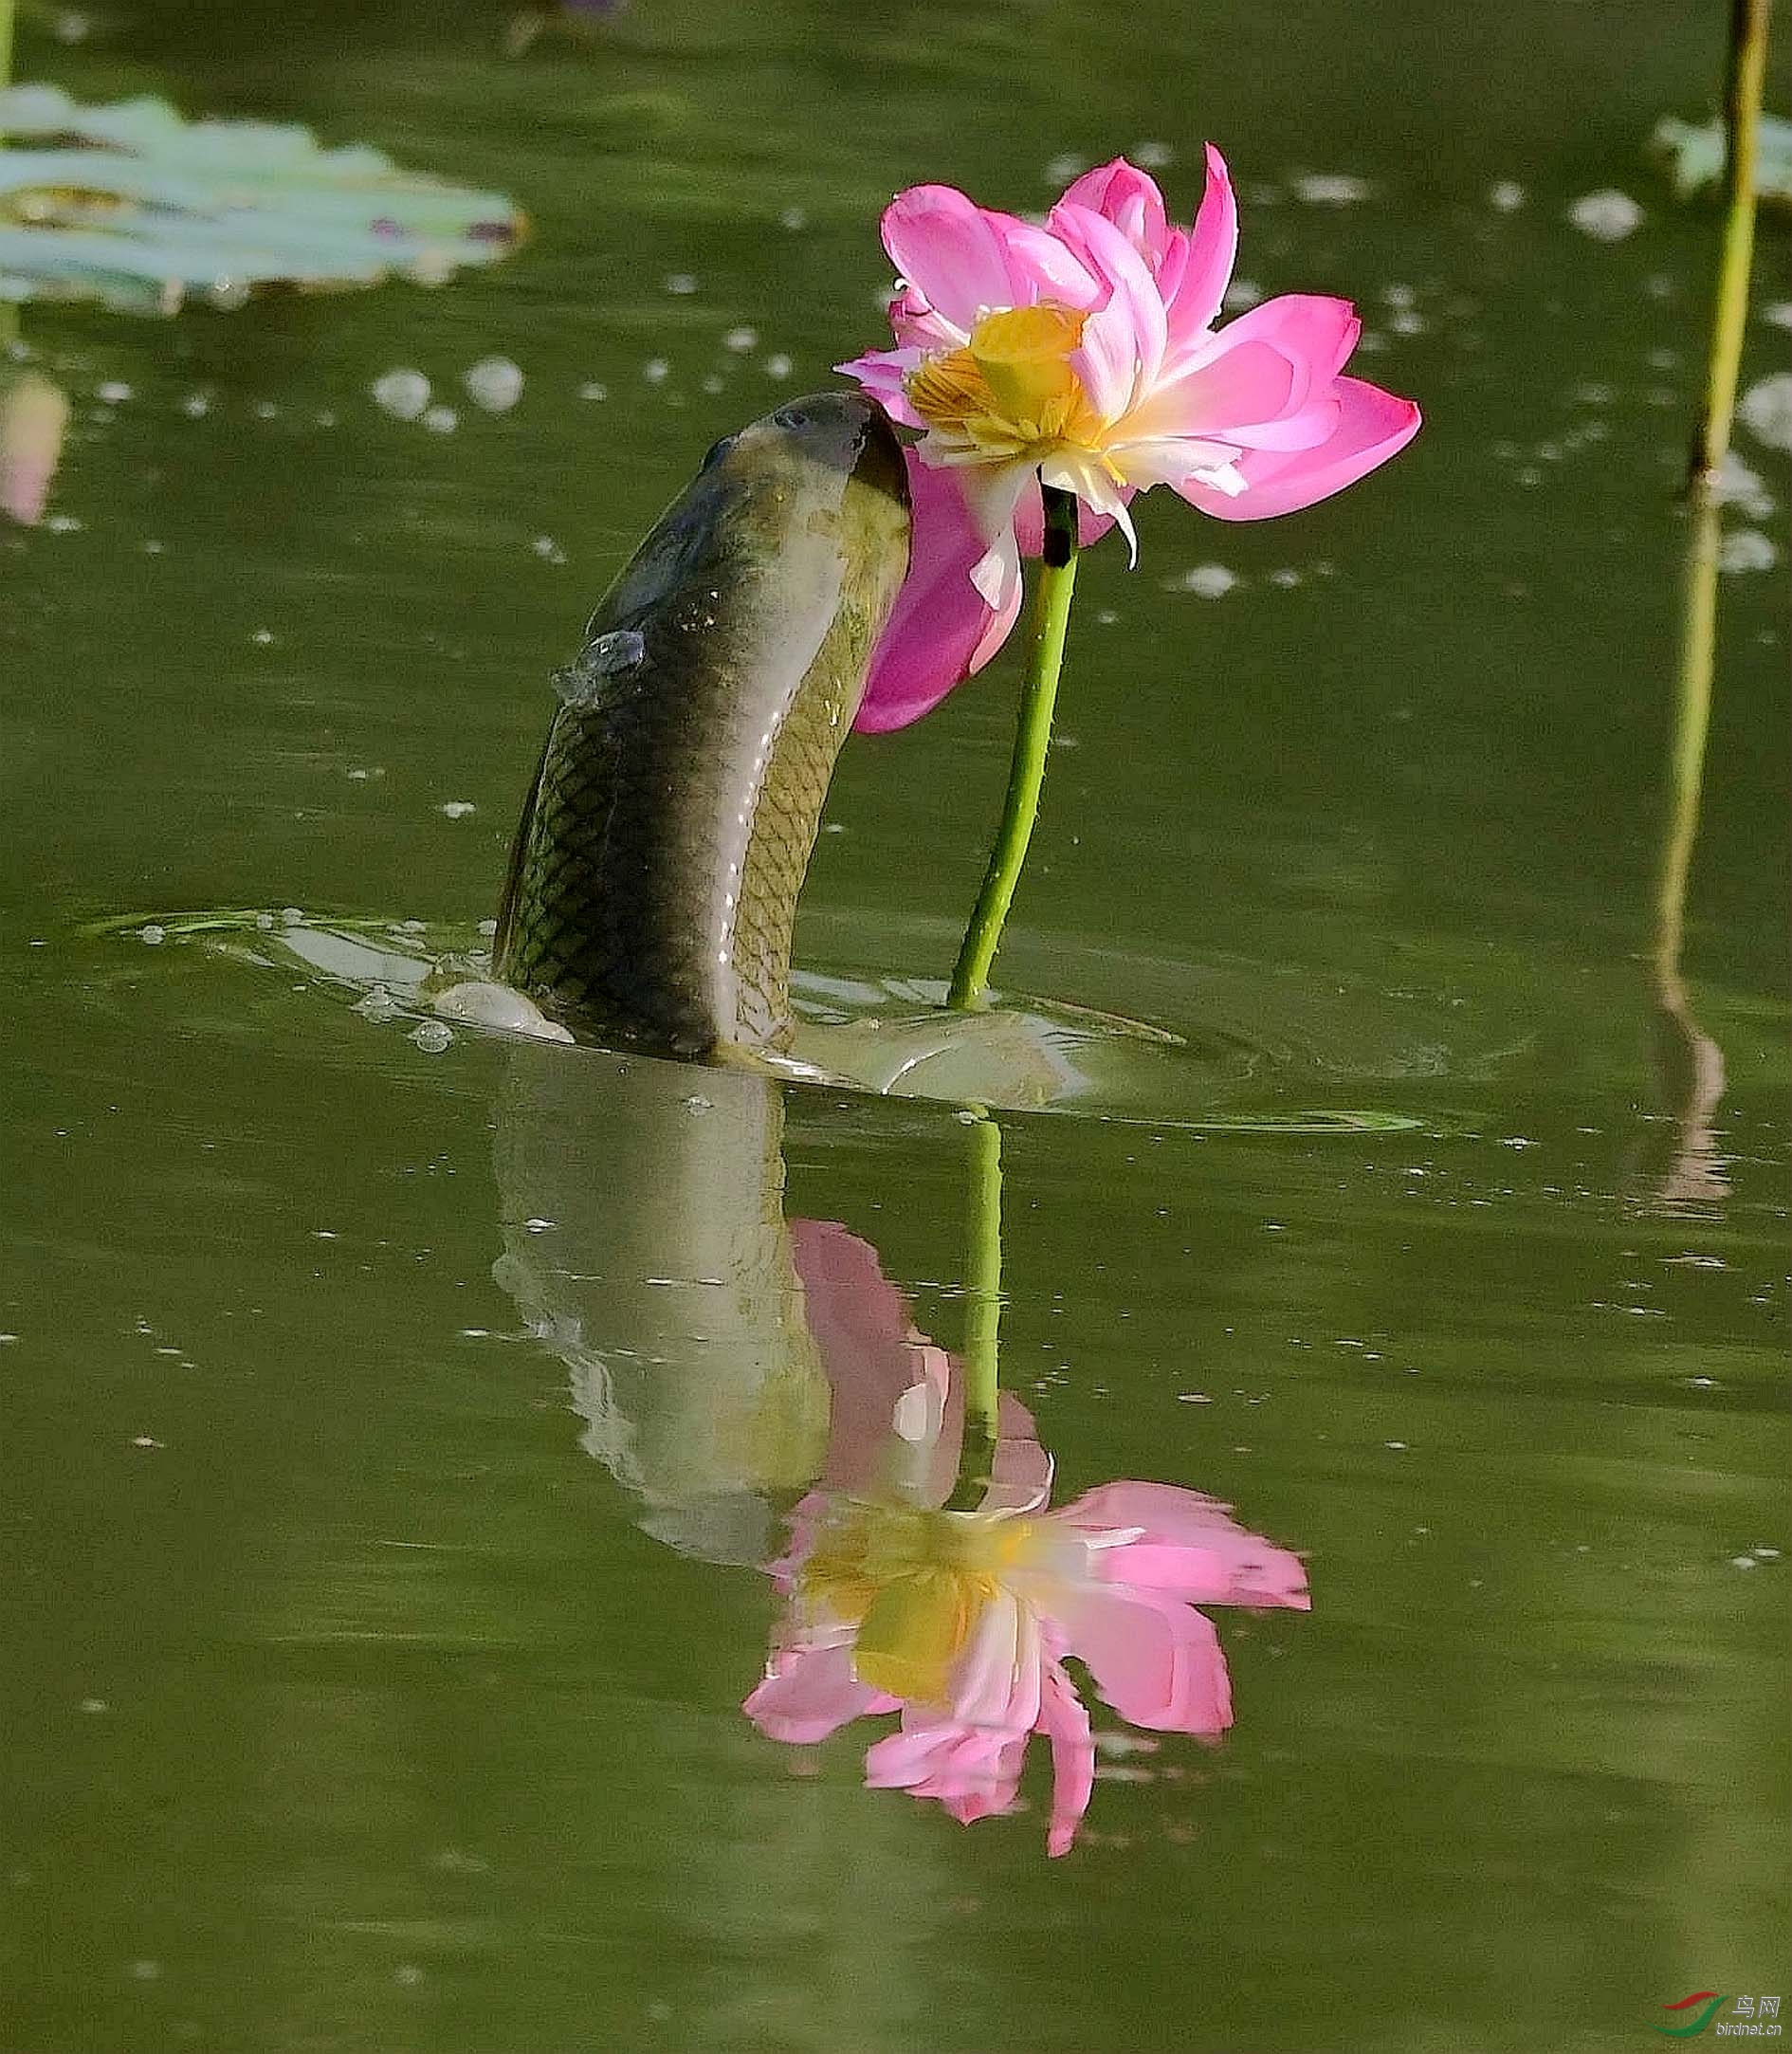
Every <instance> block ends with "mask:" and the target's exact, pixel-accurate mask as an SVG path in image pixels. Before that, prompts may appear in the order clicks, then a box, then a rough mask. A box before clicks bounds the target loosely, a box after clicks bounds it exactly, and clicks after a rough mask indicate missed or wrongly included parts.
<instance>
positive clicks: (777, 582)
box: [493, 394, 909, 1057]
mask: <svg viewBox="0 0 1792 2054" xmlns="http://www.w3.org/2000/svg"><path fill="white" fill-rule="evenodd" d="M908 540H909V519H908V495H907V484H906V474H905V468H904V462H903V455H902V449H901V446H900V445H899V444H898V442H897V440H896V437H895V435H894V433H893V431H891V429H890V426H889V423H888V421H887V419H886V418H885V416H884V415H883V413H881V412H880V411H879V410H878V409H877V408H875V407H874V406H872V405H871V404H869V402H868V401H866V400H864V399H862V398H860V397H859V396H858V395H856V394H818V395H815V396H814V397H810V398H805V399H799V400H795V401H793V402H791V403H790V404H789V405H787V406H783V407H780V408H778V409H777V412H776V413H772V414H770V415H768V416H767V417H766V418H765V419H763V420H760V421H756V422H754V423H753V424H752V425H751V426H750V427H748V428H745V429H742V430H741V431H740V433H738V434H736V435H733V436H731V437H729V438H728V439H727V440H726V441H725V442H722V443H719V444H718V445H717V446H716V448H715V449H713V450H711V452H710V454H709V456H708V457H707V458H706V459H705V461H704V466H703V468H702V469H701V470H700V471H699V472H698V474H697V476H696V477H695V478H694V479H693V480H692V482H691V483H690V485H689V486H687V487H686V490H685V491H684V492H683V493H682V494H681V495H680V497H679V498H678V499H677V500H676V501H675V502H674V503H673V504H672V505H671V506H670V507H669V508H668V509H667V512H666V513H665V514H664V515H663V516H662V517H661V519H660V521H659V522H658V523H657V524H656V525H655V527H654V528H653V530H652V532H651V533H650V534H649V536H648V538H647V540H646V541H644V542H643V543H642V545H641V547H640V548H639V550H638V551H637V552H636V553H635V555H634V557H633V559H631V562H630V563H629V564H628V566H627V567H626V569H624V571H623V572H622V574H621V575H620V576H619V577H618V578H617V579H616V581H615V583H614V584H613V585H612V586H611V588H610V590H609V592H608V593H607V594H606V595H605V596H604V597H603V599H602V601H601V602H600V604H599V605H598V608H597V610H596V612H595V614H594V615H593V616H592V619H591V622H590V625H589V627H588V628H587V630H586V637H585V645H584V648H583V650H582V651H581V652H580V654H579V656H578V657H576V659H575V661H574V662H573V663H572V664H570V665H569V666H567V667H566V669H563V670H561V671H560V672H558V673H557V675H556V679H555V685H556V690H557V692H558V697H559V701H560V703H559V705H558V707H557V709H556V711H555V715H554V720H553V724H552V726H551V728H550V730H549V733H548V738H547V744H546V746H545V748H544V749H543V751H542V755H541V761H540V765H539V769H538V771H537V774H536V779H535V784H534V787H533V790H532V791H531V793H530V796H529V799H528V802H527V804H526V805H525V807H524V810H523V815H522V818H521V823H520V825H519V827H518V831H517V836H516V841H515V845H514V847H513V849H512V853H511V863H510V871H509V875H508V877H507V880H506V882H505V887H504V894H503V904H502V907H501V909H500V913H499V923H498V934H497V937H496V940H495V942H494V944H493V966H494V969H495V971H496V974H497V975H498V976H499V977H501V978H503V980H504V981H506V982H507V983H509V984H511V985H513V986H514V987H516V988H517V989H518V990H520V991H522V992H523V993H525V994H526V995H527V996H528V997H529V998H531V999H534V1000H536V1001H537V1002H538V1003H539V1005H540V1006H541V1007H542V1009H543V1010H544V1011H545V1012H547V1013H548V1014H549V1015H550V1016H551V1017H552V1018H555V1019H558V1020H560V1021H562V1022H563V1023H565V1024H566V1025H568V1026H570V1027H572V1028H573V1029H574V1030H575V1031H582V1032H586V1033H589V1034H590V1035H591V1036H593V1037H595V1038H602V1039H607V1040H618V1039H619V1040H621V1041H623V1042H626V1043H628V1044H630V1045H635V1046H641V1047H644V1048H649V1049H651V1050H653V1051H655V1052H657V1053H661V1054H666V1055H681V1056H686V1057H691V1056H698V1057H701V1056H710V1055H719V1054H723V1053H725V1052H726V1051H727V1050H729V1049H731V1048H748V1049H752V1048H780V1047H782V1046H784V1044H785V1043H786V1042H787V1040H788V1038H789V1035H790V1012H789V977H790V951H791V936H792V929H793V926H794V924H795V911H796V900H797V895H798V893H799V892H800V890H801V889H802V882H803V877H804V874H805V872H806V871H807V870H808V867H809V859H810V856H811V854H812V853H813V851H814V842H815V836H816V834H817V833H818V832H819V829H820V824H821V809H822V803H823V801H824V799H825V798H826V796H827V790H828V783H829V780H830V779H831V778H832V774H833V766H834V761H835V760H836V758H837V757H838V755H839V752H840V747H841V744H842V743H844V742H845V740H846V737H847V734H848V732H849V731H850V727H851V725H852V720H853V716H854V714H855V713H856V712H857V710H858V704H859V699H860V697H861V695H862V693H863V691H864V688H865V676H866V671H867V669H868V668H869V663H870V659H871V654H872V651H873V650H874V649H875V648H876V645H877V640H878V637H879V635H880V634H881V633H882V632H883V629H884V625H885V623H886V621H887V619H888V617H889V612H890V609H891V607H892V606H893V604H894V603H895V598H896V594H897V591H898V590H899V589H900V587H901V584H902V581H903V578H904V577H905V575H906V572H907V567H908Z"/></svg>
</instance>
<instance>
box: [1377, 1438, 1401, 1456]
mask: <svg viewBox="0 0 1792 2054" xmlns="http://www.w3.org/2000/svg"><path fill="white" fill-rule="evenodd" d="M1381 1445H1382V1446H1383V1447H1384V1448H1391V1449H1392V1450H1393V1452H1394V1453H1395V1454H1396V1455H1404V1454H1405V1453H1406V1443H1405V1441H1403V1440H1384V1441H1382V1443H1381Z"/></svg>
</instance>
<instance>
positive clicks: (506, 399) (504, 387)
mask: <svg viewBox="0 0 1792 2054" xmlns="http://www.w3.org/2000/svg"><path fill="white" fill-rule="evenodd" d="M461 383H462V384H463V385H464V386H466V396H467V397H468V398H469V399H470V400H471V401H472V402H473V404H474V405H475V406H476V407H483V408H484V409H485V412H486V413H509V411H510V409H511V408H512V407H514V406H515V405H516V403H517V401H518V400H519V399H521V397H522V367H521V365H520V364H515V363H512V362H511V360H510V358H508V357H482V358H480V359H479V361H478V362H477V363H476V364H474V365H472V366H471V367H470V368H469V369H468V371H467V373H466V376H465V377H463V378H462V380H461Z"/></svg>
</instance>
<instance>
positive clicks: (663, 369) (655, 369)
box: [641, 357, 672, 385]
mask: <svg viewBox="0 0 1792 2054" xmlns="http://www.w3.org/2000/svg"><path fill="white" fill-rule="evenodd" d="M671 375H672V367H671V365H670V364H669V363H668V362H667V360H666V358H664V357H649V358H648V360H647V362H646V363H644V364H643V365H642V366H641V376H643V377H644V378H645V379H646V380H647V381H648V383H649V385H664V384H665V383H666V381H667V378H669V377H670V376H671Z"/></svg>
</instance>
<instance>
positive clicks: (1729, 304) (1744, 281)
mask: <svg viewBox="0 0 1792 2054" xmlns="http://www.w3.org/2000/svg"><path fill="white" fill-rule="evenodd" d="M1772 12H1773V0H1730V16H1729V64H1728V75H1727V76H1726V78H1725V81H1724V139H1725V143H1726V145H1727V156H1728V165H1727V169H1728V179H1727V181H1726V188H1725V214H1724V248H1723V255H1722V257H1721V258H1720V260H1719V262H1718V268H1717V299H1716V307H1715V311H1714V314H1713V317H1712V321H1711V354H1710V362H1709V365H1708V367H1707V370H1706V378H1705V405H1704V410H1703V412H1702V413H1701V414H1700V416H1699V425H1698V431H1697V432H1696V433H1695V435H1694V436H1693V438H1692V465H1691V475H1690V477H1689V479H1688V481H1687V482H1688V486H1689V489H1691V490H1692V491H1694V492H1698V491H1706V492H1709V491H1710V489H1711V486H1713V484H1714V483H1715V481H1716V477H1717V472H1718V468H1719V467H1720V466H1721V465H1722V463H1723V461H1724V457H1725V454H1726V452H1727V451H1728V449H1729V431H1730V423H1731V421H1732V420H1733V418H1734V416H1735V412H1736V383H1737V377H1738V375H1739V373H1740V371H1741V368H1742V350H1743V331H1744V328H1745V326H1746V323H1747V320H1748V274H1749V266H1750V264H1751V263H1752V260H1753V257H1754V248H1755V151H1756V137H1757V135H1758V133H1759V130H1760V126H1761V95H1762V89H1763V86H1764V84H1765V80H1766V74H1767V24H1768V19H1769V17H1770V16H1771V14H1772Z"/></svg>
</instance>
